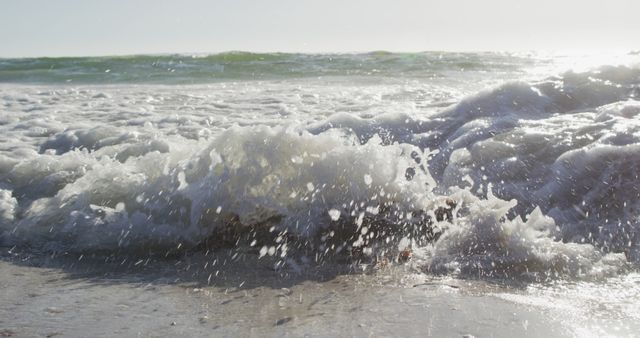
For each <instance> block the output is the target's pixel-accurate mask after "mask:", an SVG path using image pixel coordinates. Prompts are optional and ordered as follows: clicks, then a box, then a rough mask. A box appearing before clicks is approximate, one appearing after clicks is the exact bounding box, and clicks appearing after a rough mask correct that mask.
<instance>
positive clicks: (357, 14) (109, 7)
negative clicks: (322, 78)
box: [0, 0, 640, 57]
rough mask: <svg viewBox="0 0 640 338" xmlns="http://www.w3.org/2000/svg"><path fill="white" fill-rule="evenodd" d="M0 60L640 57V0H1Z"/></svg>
mask: <svg viewBox="0 0 640 338" xmlns="http://www.w3.org/2000/svg"><path fill="white" fill-rule="evenodd" d="M0 9H1V10H0V56H2V57H16V56H62V55H65V56H66V55H112V54H139V53H192V52H193V53H202V52H220V51H227V50H246V51H284V52H292V51H295V52H350V51H371V50H390V51H424V50H540V49H544V50H569V51H571V50H580V51H583V50H611V49H615V50H637V49H640V19H639V15H640V14H639V13H640V0H607V1H599V0H598V1H596V0H539V1H527V0H484V1H483V0H441V1H430V0H422V1H420V0H388V1H380V0H322V1H320V0H318V1H316V0H229V1H227V0H211V1H204V0H176V1H164V0H127V1H124V0H123V1H117V0H111V1H109V0H102V1H92V0H15V1H12V0H0Z"/></svg>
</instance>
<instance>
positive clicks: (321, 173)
mask: <svg viewBox="0 0 640 338" xmlns="http://www.w3.org/2000/svg"><path fill="white" fill-rule="evenodd" d="M639 98H640V70H638V69H636V68H632V67H625V66H619V67H602V68H599V69H597V70H594V71H589V72H584V73H575V72H567V73H565V74H562V75H561V76H557V77H553V78H549V79H547V80H544V81H541V82H535V83H526V82H511V83H507V84H504V85H501V86H499V87H496V88H493V89H489V90H486V91H483V92H480V93H477V94H475V95H471V96H468V97H466V98H464V99H462V100H461V101H460V102H459V103H457V104H455V105H453V106H451V107H448V108H445V109H442V110H440V111H438V112H435V113H431V114H408V113H406V114H405V113H389V114H381V115H377V116H374V117H368V118H362V117H358V116H356V115H352V114H348V113H337V114H333V115H331V116H329V117H328V118H325V119H324V120H322V121H318V122H314V123H312V124H304V123H302V124H300V123H298V124H296V123H289V124H287V125H281V126H266V125H247V126H238V125H236V126H232V127H229V128H225V129H224V130H221V131H215V132H212V133H211V136H207V137H200V138H199V137H191V138H189V137H184V134H180V133H177V134H176V133H174V134H172V135H171V136H169V137H165V136H162V135H160V134H158V133H151V132H150V133H146V132H141V133H132V132H131V131H128V130H122V129H120V128H119V127H118V126H117V125H111V126H101V125H99V124H96V125H88V126H85V127H81V128H77V129H74V130H64V129H63V128H60V127H58V128H57V129H56V127H55V126H53V127H51V126H50V127H49V130H51V132H49V133H48V134H45V135H44V140H43V141H40V142H37V144H36V145H37V148H36V149H30V150H25V149H22V150H20V151H12V152H9V151H5V153H4V154H0V230H1V231H2V235H1V237H0V240H2V243H3V244H4V245H28V246H32V247H44V248H46V249H48V250H71V251H86V250H106V251H113V250H140V249H144V250H161V249H164V248H176V247H195V246H197V245H200V244H202V243H204V242H206V241H209V240H212V239H213V240H215V239H216V236H222V234H223V233H224V232H225V231H228V230H230V229H231V230H233V231H235V232H236V233H243V231H244V230H243V229H245V230H247V229H248V230H247V232H246V233H248V235H246V236H248V237H246V239H247V243H250V245H252V246H255V248H256V250H257V249H261V248H262V250H260V254H261V255H265V254H269V255H280V256H281V257H285V256H286V255H287V254H288V251H291V250H292V249H293V248H291V247H289V246H288V245H293V244H292V243H293V242H292V241H289V240H288V239H287V240H285V239H283V238H284V237H286V238H293V239H296V240H299V241H303V242H304V243H305V246H306V248H307V249H313V250H316V251H318V252H321V253H322V254H329V253H336V254H339V253H340V252H351V253H352V254H353V253H354V252H356V251H358V250H359V251H358V252H360V251H362V252H363V254H365V255H372V256H375V255H380V254H381V253H382V254H386V253H389V252H397V250H402V249H403V248H404V247H407V246H412V247H413V249H414V251H415V252H416V257H417V258H416V259H417V261H419V262H420V264H421V266H422V267H423V269H425V270H428V271H432V272H441V273H452V272H453V273H458V274H462V275H469V276H478V275H479V276H492V277H509V276H532V277H534V278H547V277H554V276H573V277H584V276H602V275H609V274H612V273H616V272H620V271H623V270H625V269H627V268H629V267H630V265H634V264H638V262H640V225H639V220H638V216H639V215H640V214H639V210H640V180H639V179H638V172H639V170H640V122H639V121H640V120H639V119H638V116H639V115H640V102H639V101H638V99H639ZM5 122H6V123H3V126H15V125H17V124H19V122H18V121H12V120H7V121H5ZM33 123H42V121H33ZM31 127H33V126H31ZM32 129H33V128H32ZM40 137H42V135H41V136H40ZM451 200H453V201H455V203H454V204H453V205H449V204H447V203H448V202H447V201H451ZM448 207H449V208H450V209H447V208H448ZM443 208H444V209H443ZM442 210H445V211H446V212H449V213H450V214H451V217H450V218H449V217H442V214H440V215H438V212H441V211H442ZM261 232H264V233H272V234H274V235H273V238H272V239H273V240H274V242H275V243H274V244H273V246H271V245H270V244H269V243H268V241H267V240H266V239H265V238H266V237H265V238H261V237H260V236H261V235H260V234H261ZM265 236H267V235H265ZM435 239H437V240H435ZM287 243H288V244H287ZM389 247H393V248H394V249H389ZM356 249H357V250H356ZM393 250H396V251H393Z"/></svg>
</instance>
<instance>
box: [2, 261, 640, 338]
mask: <svg viewBox="0 0 640 338" xmlns="http://www.w3.org/2000/svg"><path fill="white" fill-rule="evenodd" d="M225 257H227V258H229V259H230V257H233V256H231V255H229V256H225ZM77 259H78V257H58V258H55V257H54V258H51V257H42V256H41V257H35V256H22V255H16V254H8V253H6V252H5V253H4V254H3V255H2V260H0V272H1V273H0V287H1V290H2V291H0V300H1V301H0V336H16V337H54V336H56V337H57V336H60V337H106V336H125V337H175V336H190V337H209V336H221V337H236V336H251V337H262V336H292V337H298V336H355V337H369V336H387V337H390V336H396V337H397V336H403V337H410V336H413V337H418V336H419V337H424V336H428V337H463V336H474V337H516V336H517V337H571V336H580V337H582V336H607V335H608V336H633V335H634V333H635V332H639V331H637V330H638V329H640V326H639V325H638V320H637V318H632V317H633V316H634V315H633V309H631V310H629V309H627V310H625V311H626V312H625V311H614V309H607V308H606V307H605V308H599V306H600V305H598V304H594V309H595V311H591V310H589V309H583V308H582V309H581V307H584V305H583V304H582V305H581V304H580V302H574V301H572V300H571V298H570V297H571V296H570V295H571V293H570V292H569V293H566V294H567V295H569V296H567V297H565V299H564V300H563V299H562V298H563V297H562V296H561V295H562V294H564V293H563V292H556V293H552V292H550V291H545V292H542V293H537V294H536V292H535V289H536V288H534V289H533V291H532V289H531V287H530V286H526V285H521V286H513V285H510V286H506V285H499V284H496V283H491V282H486V281H473V280H460V279H453V278H449V277H429V276H427V275H424V274H416V273H414V272H413V271H411V267H410V266H395V267H391V268H385V269H382V270H379V271H376V272H371V273H362V272H357V271H353V268H352V267H351V268H350V267H346V266H344V267H343V268H344V269H336V268H335V267H332V268H330V269H329V268H326V267H306V268H303V269H302V272H300V271H298V272H295V273H293V272H291V271H288V270H286V269H282V270H274V269H273V268H272V266H271V262H269V261H268V260H266V259H262V260H258V259H255V257H251V256H249V257H244V258H238V257H237V256H236V260H235V261H233V264H225V265H224V267H223V268H221V269H219V270H212V271H218V275H217V276H212V278H211V279H209V278H208V277H209V276H208V275H205V274H202V272H203V271H209V270H208V268H209V266H207V268H198V267H199V266H200V265H201V264H202V263H203V262H205V261H208V262H211V261H212V260H215V259H219V260H223V259H224V257H223V256H217V257H215V258H212V257H211V256H208V257H205V256H203V255H202V254H199V255H195V256H190V257H182V258H179V259H178V258H175V259H167V260H164V261H156V262H151V261H148V262H144V261H143V262H140V261H139V260H138V261H132V262H126V261H125V262H116V261H113V262H106V263H105V262H102V263H99V262H97V259H93V260H92V259H89V258H86V257H83V258H82V259H81V260H80V261H78V260H77ZM136 263H137V264H136ZM145 264H146V265H145ZM205 264H206V263H205ZM347 270H351V271H347ZM214 273H215V272H214ZM543 289H544V288H540V290H543ZM554 290H558V289H557V288H554ZM558 295H560V296H558ZM555 299H557V300H558V301H557V302H556V301H555ZM559 304H561V305H562V306H560V305H559ZM605 305H606V304H605ZM572 306H573V307H574V308H571V307H572ZM598 309H599V310H598ZM630 311H631V313H628V312H630Z"/></svg>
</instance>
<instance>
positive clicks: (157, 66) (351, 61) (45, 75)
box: [0, 52, 532, 84]
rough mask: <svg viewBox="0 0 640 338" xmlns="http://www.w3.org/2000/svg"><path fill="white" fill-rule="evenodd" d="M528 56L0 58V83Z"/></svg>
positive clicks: (485, 64) (163, 79)
mask: <svg viewBox="0 0 640 338" xmlns="http://www.w3.org/2000/svg"><path fill="white" fill-rule="evenodd" d="M523 62H524V63H525V64H526V63H528V62H532V61H531V60H527V59H526V58H525V57H517V56H513V55H507V54H503V53H483V54H477V53H440V52H424V53H389V52H371V53H364V54H289V53H249V52H226V53H220V54H212V55H133V56H104V57H61V58H24V59H0V83H1V82H5V83H61V84H62V83H72V84H76V83H78V84H108V83H167V84H176V83H182V84H189V83H208V82H216V81H222V80H252V79H258V80H260V79H262V80H271V79H286V78H296V77H301V78H304V77H318V76H364V77H376V76H394V77H395V76H405V77H409V78H430V77H439V76H443V74H442V72H446V71H452V70H453V71H459V70H460V69H465V70H467V71H500V70H517V69H518V68H519V67H520V63H523Z"/></svg>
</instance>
